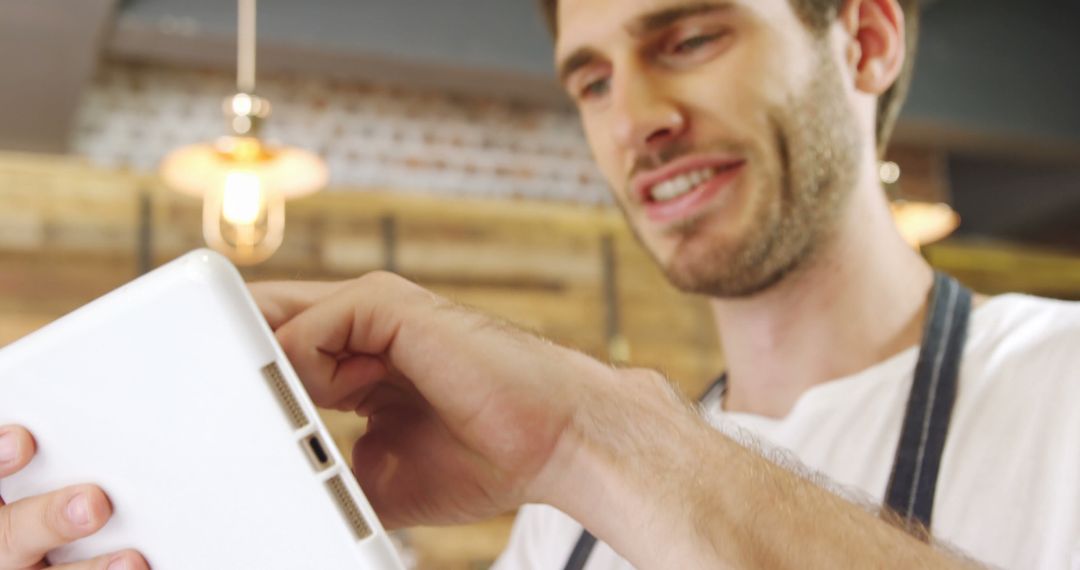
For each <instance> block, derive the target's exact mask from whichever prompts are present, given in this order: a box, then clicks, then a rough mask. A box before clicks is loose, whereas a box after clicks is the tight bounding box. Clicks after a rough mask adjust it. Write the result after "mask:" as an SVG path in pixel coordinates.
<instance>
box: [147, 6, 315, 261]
mask: <svg viewBox="0 0 1080 570" xmlns="http://www.w3.org/2000/svg"><path fill="white" fill-rule="evenodd" d="M255 1H256V0H239V2H238V8H239V9H238V12H239V17H238V26H237V28H238V30H237V66H236V89H237V93H236V94H235V95H233V96H231V97H229V98H227V99H226V100H225V102H224V105H223V111H224V113H225V117H226V119H227V120H228V125H229V131H230V134H229V135H226V136H223V137H220V138H218V139H217V140H216V141H212V142H206V143H201V144H195V145H190V146H185V147H181V148H179V149H177V150H175V151H173V152H171V153H170V154H169V155H168V156H166V157H165V160H164V161H163V162H162V164H161V169H160V173H161V178H162V180H163V181H164V182H165V184H166V185H167V186H169V187H171V188H172V189H173V190H176V191H178V192H181V193H185V194H190V195H193V196H198V197H201V198H202V199H203V237H204V238H205V239H206V243H207V244H208V245H209V246H210V247H212V248H214V249H215V250H217V251H219V252H221V253H223V254H225V255H227V256H228V257H229V258H230V259H232V260H233V262H235V263H237V264H238V265H253V264H256V263H259V262H261V261H264V260H266V259H267V258H269V257H270V256H271V255H273V254H274V252H275V251H276V250H277V249H278V247H279V246H280V245H281V242H282V240H283V238H284V231H285V200H286V199H290V198H296V197H299V196H304V195H307V194H311V193H314V192H317V191H318V190H320V189H321V188H323V187H324V186H326V182H327V179H328V177H329V175H328V172H327V168H326V164H325V163H324V162H323V161H322V159H320V158H319V157H318V156H317V155H315V154H314V153H311V152H308V151H306V150H302V149H299V148H295V147H288V146H277V145H272V144H268V143H266V142H264V141H263V140H262V139H260V138H259V132H260V128H261V126H262V124H263V122H264V121H265V120H266V119H267V117H269V116H270V102H269V101H267V100H266V99H263V98H261V97H258V96H256V95H255Z"/></svg>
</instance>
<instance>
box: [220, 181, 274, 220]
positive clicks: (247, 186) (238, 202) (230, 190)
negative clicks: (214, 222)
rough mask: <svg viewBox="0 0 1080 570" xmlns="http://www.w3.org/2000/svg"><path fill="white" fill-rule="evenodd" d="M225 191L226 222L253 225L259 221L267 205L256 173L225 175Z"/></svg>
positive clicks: (222, 207) (224, 208) (223, 205)
mask: <svg viewBox="0 0 1080 570" xmlns="http://www.w3.org/2000/svg"><path fill="white" fill-rule="evenodd" d="M224 191H225V195H224V196H223V197H222V204H221V214H222V216H223V217H224V218H225V221H226V222H229V223H231V224H236V225H252V224H254V223H255V222H256V221H258V219H259V214H260V211H261V210H262V209H263V207H264V205H265V203H266V201H265V199H264V197H263V192H262V184H260V183H259V177H258V175H256V174H255V173H254V172H245V171H242V170H234V171H232V172H230V173H228V174H226V175H225V190H224Z"/></svg>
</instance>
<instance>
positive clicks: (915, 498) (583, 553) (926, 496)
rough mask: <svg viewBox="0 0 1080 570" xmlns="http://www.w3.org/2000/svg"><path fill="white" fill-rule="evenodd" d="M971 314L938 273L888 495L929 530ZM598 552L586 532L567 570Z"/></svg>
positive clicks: (576, 569) (954, 285)
mask: <svg viewBox="0 0 1080 570" xmlns="http://www.w3.org/2000/svg"><path fill="white" fill-rule="evenodd" d="M970 314H971V291H969V290H968V289H967V288H966V287H964V286H963V285H961V284H960V283H958V282H957V281H956V280H955V279H953V278H952V277H949V276H948V275H945V274H944V273H935V274H934V287H933V290H932V292H931V294H930V310H929V313H928V315H927V319H926V323H925V325H924V327H923V339H922V347H921V348H920V349H919V360H918V363H917V364H916V365H915V379H914V381H913V382H912V383H911V392H910V393H909V394H908V402H907V410H906V411H905V412H904V425H903V427H902V428H901V431H900V441H899V443H897V446H896V459H895V460H894V461H893V470H892V475H891V476H890V477H889V486H888V489H887V490H886V491H885V503H886V504H887V505H888V506H889V508H891V509H892V510H893V511H895V512H896V513H897V514H898V515H900V516H901V517H902V518H903V519H904V521H906V522H907V523H909V524H911V523H915V522H918V523H920V524H922V525H923V526H925V527H926V528H927V529H929V528H930V520H931V515H932V514H933V511H934V491H935V489H936V487H937V478H938V469H939V468H940V467H941V454H942V451H943V450H944V448H945V436H946V435H947V434H948V431H949V420H950V419H951V417H952V409H953V403H954V402H955V401H956V385H957V378H959V376H960V359H961V357H962V355H963V351H964V340H965V338H966V337H967V327H968V317H969V316H970ZM726 383H727V376H726V375H724V376H721V377H720V379H718V380H717V381H716V382H715V383H714V384H713V385H712V386H711V387H709V389H708V390H707V391H706V392H705V395H703V396H702V397H701V400H702V401H704V400H706V399H707V398H709V397H710V396H712V395H713V394H715V393H717V392H718V391H720V392H722V391H723V390H724V388H725V385H726ZM595 547H596V537H595V536H593V535H592V533H590V532H589V531H587V530H583V531H582V532H581V537H580V538H579V539H578V541H577V544H575V545H574V550H573V551H572V552H571V553H570V559H569V560H567V562H566V566H565V570H582V568H584V567H585V563H586V562H587V561H588V559H589V555H590V554H592V551H593V548H595Z"/></svg>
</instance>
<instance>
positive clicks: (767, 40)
mask: <svg viewBox="0 0 1080 570" xmlns="http://www.w3.org/2000/svg"><path fill="white" fill-rule="evenodd" d="M788 2H789V0H715V1H706V2H700V1H693V0H560V1H559V14H558V25H559V37H558V40H557V45H556V60H557V65H558V67H559V72H560V77H561V78H562V81H563V84H564V86H565V87H566V89H567V91H568V92H569V93H570V95H571V97H572V98H573V99H574V101H575V102H576V103H577V105H578V109H579V111H580V114H581V118H582V122H583V124H584V127H585V132H586V135H587V137H588V140H589V144H590V146H591V147H592V151H593V154H594V157H595V159H596V161H597V163H598V164H599V166H600V169H601V170H602V171H603V173H604V176H605V177H606V178H607V180H608V182H609V183H610V185H611V187H612V189H613V191H614V193H615V197H616V200H617V202H618V204H619V206H620V207H621V208H622V209H623V212H624V213H625V215H626V218H627V220H628V221H629V222H630V225H631V227H632V228H633V229H634V232H635V233H636V234H637V236H638V238H639V240H640V241H641V242H642V243H643V244H644V245H645V246H646V248H647V249H648V250H649V251H650V252H651V253H652V255H653V257H654V258H655V259H656V260H657V262H658V263H659V264H660V265H661V266H662V267H663V268H664V270H665V272H666V273H667V275H668V277H669V279H670V280H671V281H672V282H673V283H674V284H675V285H676V286H677V287H679V288H681V289H683V290H685V291H690V292H696V293H704V294H708V295H713V296H718V297H737V296H747V295H752V294H754V293H757V292H760V291H762V290H764V289H767V288H768V287H770V286H771V285H773V284H775V283H777V282H778V281H779V280H780V279H781V278H782V277H783V276H784V275H786V274H788V273H789V272H790V271H792V270H793V269H795V268H797V267H798V266H799V265H800V264H801V263H802V262H803V261H804V260H806V259H807V258H808V257H809V256H810V255H811V254H812V253H813V252H814V250H815V247H816V246H818V245H820V244H821V243H822V242H823V241H824V240H827V239H829V237H830V235H831V233H832V231H831V229H832V228H833V226H835V224H836V218H837V213H838V211H839V210H840V208H841V206H842V204H843V203H844V198H845V196H846V195H847V194H848V193H850V189H851V187H852V185H853V180H854V178H855V176H856V174H857V173H856V172H855V170H856V168H857V165H858V160H857V158H858V155H859V149H858V145H859V139H858V129H857V126H856V122H855V119H854V118H853V116H852V115H851V112H850V111H849V103H848V99H847V91H846V90H845V88H844V87H843V79H842V74H841V71H840V69H839V67H838V64H837V63H836V62H835V60H834V59H833V57H832V54H831V53H830V51H829V48H828V47H827V42H826V40H825V39H824V37H823V36H822V37H818V36H816V35H814V34H812V33H811V32H810V31H809V30H808V29H807V28H806V27H805V26H804V25H803V23H802V22H801V21H800V20H799V19H798V18H797V17H796V15H795V13H794V11H793V10H792V8H791V6H790V5H789V3H788Z"/></svg>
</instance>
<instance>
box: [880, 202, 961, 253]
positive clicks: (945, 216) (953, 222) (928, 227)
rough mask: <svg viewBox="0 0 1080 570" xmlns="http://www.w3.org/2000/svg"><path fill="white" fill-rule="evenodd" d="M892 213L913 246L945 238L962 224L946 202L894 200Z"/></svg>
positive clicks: (903, 234) (902, 233)
mask: <svg viewBox="0 0 1080 570" xmlns="http://www.w3.org/2000/svg"><path fill="white" fill-rule="evenodd" d="M892 215H893V219H894V220H895V221H896V225H897V227H898V228H899V229H900V235H902V236H903V237H904V239H905V240H906V241H907V242H908V243H909V244H911V245H912V246H913V247H920V246H924V245H927V244H931V243H934V242H936V241H938V240H941V239H944V238H945V237H946V236H948V235H949V234H951V233H953V231H954V230H956V228H957V227H958V226H959V225H960V216H959V215H957V213H956V212H955V211H954V210H953V209H952V207H950V206H949V205H948V204H946V203H944V202H913V201H906V200H896V201H894V202H892Z"/></svg>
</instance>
